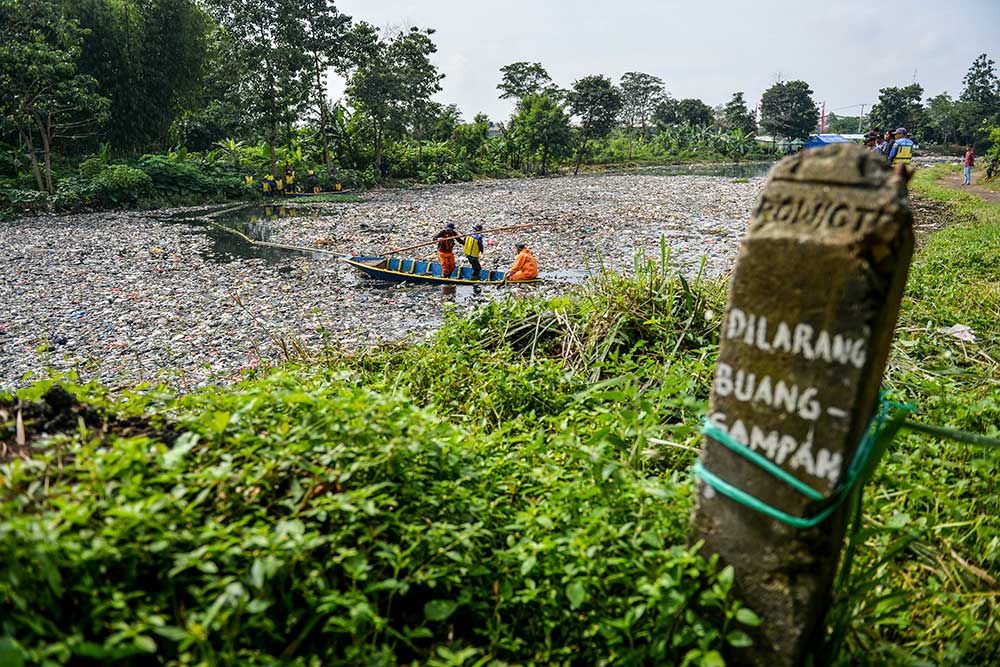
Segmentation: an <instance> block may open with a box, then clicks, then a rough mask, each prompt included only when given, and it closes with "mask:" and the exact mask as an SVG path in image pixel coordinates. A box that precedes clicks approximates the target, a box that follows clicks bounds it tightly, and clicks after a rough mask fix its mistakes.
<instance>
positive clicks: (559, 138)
mask: <svg viewBox="0 0 1000 667" xmlns="http://www.w3.org/2000/svg"><path fill="white" fill-rule="evenodd" d="M513 120H514V123H512V125H514V126H516V127H517V128H518V136H519V137H520V140H521V141H522V142H524V144H525V146H526V147H527V149H528V151H529V152H530V154H534V155H538V157H539V173H540V174H542V175H543V176H544V175H545V172H546V169H547V168H548V164H549V160H550V159H556V160H558V159H559V158H562V157H566V156H567V155H569V154H570V152H571V150H572V139H573V134H572V131H571V129H570V125H569V116H568V115H567V114H566V112H565V110H564V109H563V108H562V106H561V105H560V104H559V102H557V101H556V100H554V99H552V97H550V96H549V95H546V94H544V93H541V94H537V95H526V96H525V97H524V99H522V100H521V103H520V104H519V105H518V111H517V114H516V115H515V116H514V119H513Z"/></svg>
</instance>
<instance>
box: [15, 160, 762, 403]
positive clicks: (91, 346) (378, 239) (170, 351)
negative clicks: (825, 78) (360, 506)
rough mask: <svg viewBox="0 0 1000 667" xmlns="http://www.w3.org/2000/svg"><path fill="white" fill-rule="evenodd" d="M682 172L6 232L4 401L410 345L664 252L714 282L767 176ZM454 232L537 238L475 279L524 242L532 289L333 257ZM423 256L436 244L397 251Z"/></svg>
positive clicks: (222, 374) (507, 247)
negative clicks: (398, 278)
mask: <svg viewBox="0 0 1000 667" xmlns="http://www.w3.org/2000/svg"><path fill="white" fill-rule="evenodd" d="M684 169H687V168H684ZM680 171H681V168H677V169H673V168H670V169H667V170H664V171H662V172H661V171H657V170H638V171H636V172H634V173H619V174H599V175H586V176H579V177H557V178H541V179H510V180H492V181H479V182H474V183H463V184H457V185H441V186H426V187H413V188H408V189H392V190H377V191H372V192H368V193H365V195H364V201H362V202H357V203H323V204H302V203H299V202H296V201H294V200H289V201H285V202H276V203H275V204H274V205H272V206H268V207H249V208H240V209H239V210H222V211H220V210H219V208H218V207H216V208H214V209H213V208H204V209H194V210H172V211H152V212H121V211H117V212H104V213H88V214H79V215H63V216H59V215H45V216H38V217H31V218H23V219H19V220H15V221H13V222H6V223H0V266H2V267H3V271H4V274H5V278H6V279H5V280H4V281H3V282H0V309H2V317H0V388H12V387H18V386H22V385H24V384H27V383H28V382H30V381H31V380H32V379H35V378H38V377H44V376H46V375H47V374H48V373H50V372H66V371H71V370H72V371H76V372H77V374H78V375H79V377H80V379H81V380H91V379H97V380H101V381H102V382H105V383H107V384H109V385H112V386H115V387H120V386H131V385H134V384H136V383H140V382H151V383H159V382H166V383H168V384H170V385H172V386H175V387H177V388H180V389H190V388H195V387H199V386H205V385H206V384H209V383H212V382H227V381H231V380H233V379H238V378H239V376H240V373H241V370H243V369H247V368H253V367H255V366H257V365H259V364H261V363H266V362H269V361H270V362H273V361H278V360H280V359H281V358H282V352H281V350H282V348H283V347H284V348H286V349H289V347H293V343H294V344H297V345H301V346H302V347H303V348H304V349H310V350H314V349H318V348H319V347H321V346H323V345H328V344H338V345H342V346H345V347H348V348H352V347H359V346H364V345H370V344H373V343H378V342H383V341H397V340H407V339H417V338H421V337H423V336H425V335H426V334H427V333H428V332H430V331H432V330H434V329H435V328H436V327H437V326H438V325H439V324H440V323H441V321H442V320H443V318H444V313H445V312H446V310H448V309H451V308H457V309H459V310H460V311H464V310H467V309H470V308H472V307H474V306H475V305H476V304H477V303H481V302H483V301H484V300H488V299H495V298H508V297H510V298H518V297H519V296H521V295H524V294H533V293H539V292H542V293H549V294H555V293H560V292H563V291H565V290H567V289H570V288H572V286H573V285H574V284H578V283H580V282H582V281H584V280H586V277H587V275H588V274H589V273H590V272H593V271H596V270H600V268H601V267H604V268H608V269H614V270H618V271H626V272H627V271H631V270H632V267H633V265H634V257H635V256H636V254H640V255H643V254H644V255H648V256H650V257H659V255H660V239H661V238H663V239H665V241H666V244H667V246H668V247H669V249H670V253H671V262H672V264H673V266H674V267H675V268H676V269H678V270H679V271H682V272H684V273H687V274H691V273H693V272H695V271H697V270H698V269H699V266H700V265H701V263H702V261H704V270H705V271H706V272H708V273H710V274H718V273H721V272H724V271H726V270H727V269H728V268H729V267H730V266H731V264H732V262H733V259H734V258H735V253H736V249H737V246H738V243H739V239H740V238H741V236H742V235H743V233H744V231H745V229H746V224H747V220H748V219H749V217H750V209H751V207H752V205H753V202H754V200H755V198H756V196H757V193H758V192H759V191H760V189H761V187H762V186H763V178H762V177H761V176H760V175H759V174H761V173H762V172H763V168H762V167H757V168H756V171H752V170H751V171H748V170H744V171H731V172H719V173H724V175H721V176H711V175H689V174H688V172H689V171H692V170H688V171H684V172H682V173H681V174H680V175H675V174H674V173H672V172H680ZM447 222H454V223H455V224H456V227H457V229H458V231H459V232H463V231H466V230H468V229H471V227H472V225H474V224H477V223H478V224H482V225H483V226H484V227H485V228H486V229H487V230H489V229H494V228H499V227H510V226H516V225H525V224H537V225H538V226H537V227H532V228H528V229H522V230H516V231H513V232H503V233H497V234H489V233H487V234H486V243H487V244H486V252H485V253H484V256H483V266H484V268H494V267H497V268H501V269H506V268H507V267H508V266H509V265H510V263H511V262H512V261H513V259H514V255H515V250H514V244H515V243H516V242H519V241H523V242H525V243H527V244H528V245H529V247H531V248H532V250H533V252H534V253H535V255H536V257H537V258H538V262H539V266H540V269H541V277H542V278H543V283H542V284H541V286H538V287H528V286H517V287H486V288H482V289H479V288H476V289H473V288H472V287H459V288H457V289H454V288H450V287H445V288H442V287H440V286H408V285H404V286H400V285H394V284H386V283H382V282H378V281H372V280H369V279H366V278H362V277H361V276H359V275H358V274H357V273H356V272H355V271H354V270H353V269H351V268H350V267H348V266H347V265H346V264H344V263H343V262H340V261H338V260H337V256H338V255H347V254H352V253H353V254H363V255H371V256H381V255H382V254H384V252H385V251H386V250H388V249H391V248H399V247H404V246H412V245H414V244H418V243H421V242H423V241H428V240H430V238H431V237H432V236H433V235H434V234H435V233H436V232H437V231H439V230H440V229H441V228H442V227H443V226H444V225H445V224H446V223H447ZM235 232H239V233H238V234H237V233H235ZM244 237H245V238H244ZM246 238H250V239H255V240H260V241H267V242H269V243H275V244H280V245H282V246H292V247H293V248H287V247H272V246H260V245H254V244H251V243H248V242H247V240H246ZM299 247H301V250H299V249H297V248H299ZM433 252H434V246H433V245H429V246H425V247H422V248H417V249H414V250H412V251H409V252H405V253H402V255H403V256H413V257H426V256H429V255H431V254H433ZM456 256H457V258H458V260H459V263H460V264H461V262H462V256H461V254H460V253H457V255H456Z"/></svg>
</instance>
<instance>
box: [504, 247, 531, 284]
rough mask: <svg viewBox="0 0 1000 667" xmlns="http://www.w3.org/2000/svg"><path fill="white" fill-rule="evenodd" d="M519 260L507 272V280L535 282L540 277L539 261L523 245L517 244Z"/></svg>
mask: <svg viewBox="0 0 1000 667" xmlns="http://www.w3.org/2000/svg"><path fill="white" fill-rule="evenodd" d="M516 247H517V259H515V260H514V265H513V266H512V267H510V271H508V272H507V280H534V279H535V278H537V277H538V261H537V260H536V259H535V256H534V255H532V254H531V251H530V250H528V246H526V245H524V244H523V243H518V244H517V246H516Z"/></svg>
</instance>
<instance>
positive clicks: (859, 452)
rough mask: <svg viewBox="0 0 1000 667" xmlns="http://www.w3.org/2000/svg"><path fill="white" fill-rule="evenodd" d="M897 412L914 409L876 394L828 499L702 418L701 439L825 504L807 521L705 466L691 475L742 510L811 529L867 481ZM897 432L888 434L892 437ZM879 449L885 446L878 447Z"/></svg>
mask: <svg viewBox="0 0 1000 667" xmlns="http://www.w3.org/2000/svg"><path fill="white" fill-rule="evenodd" d="M894 409H895V410H899V411H902V412H906V413H909V412H912V411H913V410H915V409H916V406H914V405H910V404H908V403H898V402H896V401H890V400H888V399H886V397H885V392H884V391H883V392H881V393H880V394H879V404H878V407H877V408H876V409H875V412H874V413H873V414H872V416H871V418H870V419H869V420H868V425H867V426H866V427H865V435H864V437H863V438H862V439H861V442H860V443H859V444H858V448H857V449H856V450H855V452H854V456H853V457H852V458H851V463H850V465H848V466H847V473H846V474H845V475H844V478H843V480H842V481H841V482H840V483H839V484H838V485H837V488H836V489H834V491H833V493H832V494H830V495H829V496H823V495H822V494H821V493H820V492H819V491H817V490H816V489H814V488H812V487H811V486H809V485H808V484H806V483H805V482H803V481H802V480H800V479H798V478H797V477H795V476H793V475H792V474H790V473H789V472H787V471H786V470H783V469H782V468H781V467H779V466H778V465H776V464H774V463H773V462H772V461H770V460H769V459H767V458H766V457H764V456H762V455H761V454H758V453H757V452H755V451H753V450H752V449H750V447H748V446H747V445H745V444H743V443H740V442H737V441H736V440H734V439H732V438H731V437H729V434H728V433H726V432H725V431H723V430H722V429H721V428H719V427H718V426H716V425H715V424H713V423H711V422H710V421H708V419H707V418H706V419H705V421H704V424H703V425H702V428H701V432H702V434H704V435H707V436H708V437H710V438H712V439H713V440H715V441H716V442H718V443H720V444H722V445H724V446H725V447H727V448H729V449H730V450H732V451H734V452H736V453H737V454H739V455H740V456H742V457H743V458H745V459H747V460H748V461H750V462H751V463H753V464H754V465H756V466H758V467H759V468H761V469H763V470H765V471H767V472H768V473H770V474H771V475H772V476H773V477H776V478H777V479H779V480H780V481H782V482H784V483H785V484H787V485H788V486H790V487H792V488H793V489H795V490H796V491H798V492H799V493H801V494H802V495H804V496H806V497H807V498H809V499H810V500H814V501H816V502H825V505H824V506H823V508H822V509H820V510H819V511H818V512H816V513H815V514H813V515H811V516H807V517H797V516H792V515H791V514H788V513H787V512H783V511H781V510H779V509H778V508H777V507H774V506H772V505H768V504H767V503H765V502H764V501H762V500H760V499H759V498H756V497H754V496H752V495H750V494H749V493H747V492H746V491H743V490H742V489H739V488H737V487H735V486H733V485H732V484H730V483H729V482H727V481H726V480H724V479H722V478H721V477H719V476H718V475H715V474H714V473H712V472H711V471H709V470H708V469H707V468H705V466H703V465H702V463H701V461H700V460H699V461H697V462H696V463H695V464H694V474H695V475H697V476H698V477H700V478H701V479H702V480H703V481H704V482H705V483H706V484H708V485H709V486H710V487H712V488H713V489H715V490H716V491H717V492H719V493H721V494H722V495H724V496H726V497H727V498H729V499H731V500H734V501H736V502H738V503H740V504H741V505H744V506H745V507H749V508H750V509H753V510H756V511H758V512H760V513H761V514H764V515H766V516H769V517H771V518H772V519H776V520H778V521H781V522H783V523H786V524H788V525H789V526H793V527H795V528H813V527H815V526H816V525H818V524H819V523H821V522H822V521H823V520H824V519H826V518H827V517H829V516H830V515H831V514H833V512H834V511H836V509H837V508H838V507H840V505H841V504H842V503H843V502H844V500H845V499H846V498H847V497H848V496H849V495H850V493H851V491H852V490H853V489H854V487H855V485H856V484H857V483H858V480H859V479H861V478H862V476H865V477H867V476H868V475H870V473H871V470H872V468H873V465H869V463H870V462H871V463H872V464H874V463H877V457H876V458H875V459H874V460H873V459H872V454H873V452H875V451H876V450H879V452H878V454H879V456H880V455H881V451H882V449H883V448H884V447H877V446H876V445H877V444H879V441H880V438H879V436H880V435H881V434H882V432H883V430H884V429H885V426H886V423H887V422H888V421H889V414H890V412H891V411H892V410H894ZM894 421H897V422H898V421H901V420H900V418H895V420H894ZM897 430H898V428H896V429H893V430H892V433H891V434H892V435H894V434H895V432H896V431H897ZM882 444H883V445H885V444H888V443H882Z"/></svg>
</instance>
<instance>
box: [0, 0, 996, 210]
mask: <svg viewBox="0 0 1000 667" xmlns="http://www.w3.org/2000/svg"><path fill="white" fill-rule="evenodd" d="M0 26H2V27H3V34H4V35H5V41H4V44H3V45H2V46H0V88H2V89H3V90H4V91H5V93H6V94H5V95H4V96H2V97H0V211H2V210H7V211H8V215H9V211H10V210H11V209H14V210H26V209H37V208H53V209H73V208H80V207H86V206H117V205H130V206H158V205H163V204H186V203H192V202H196V201H206V200H207V201H212V200H215V199H232V198H239V197H245V196H250V195H252V194H253V193H255V192H256V193H258V194H259V192H260V189H261V183H262V181H263V180H264V177H265V176H267V175H271V176H273V177H274V178H275V179H276V180H281V178H282V176H283V175H284V174H285V173H286V170H287V169H293V170H295V172H296V174H297V179H298V181H297V184H298V185H299V186H300V187H303V188H304V189H306V190H309V191H311V190H312V188H314V187H320V188H322V189H324V190H326V189H331V188H332V186H333V185H334V184H335V183H336V182H337V181H338V180H339V181H340V182H341V183H342V184H344V185H346V186H347V187H364V186H367V185H372V184H375V183H376V182H383V181H386V180H396V181H400V180H401V181H420V182H425V183H439V182H453V181H463V180H469V179H472V178H477V177H483V176H489V177H496V176H509V175H520V174H546V173H549V172H552V171H553V170H558V169H559V168H561V167H566V166H569V165H571V164H572V165H574V168H575V169H577V170H578V169H579V168H580V165H581V164H587V163H594V164H611V163H621V162H632V161H641V162H652V163H664V162H683V161H692V160H709V161H711V160H730V161H733V160H743V159H752V158H757V159H761V158H764V157H766V156H767V151H766V148H765V147H764V146H763V145H761V144H759V143H758V142H757V141H755V138H754V135H755V134H756V133H757V131H758V119H757V117H756V112H755V111H754V112H752V111H751V110H750V108H749V106H748V102H747V100H745V99H744V96H743V93H742V92H736V93H734V94H733V96H732V99H731V100H729V102H728V103H727V104H725V105H720V106H719V107H717V108H712V107H711V106H710V105H708V104H706V103H705V102H703V101H702V100H699V99H694V98H688V99H674V98H673V97H671V96H670V95H669V94H668V93H667V92H666V90H667V88H666V84H665V83H664V81H663V80H662V79H660V78H659V77H656V76H653V75H651V74H646V73H643V72H626V73H625V74H624V75H623V76H622V77H621V78H620V79H619V80H618V81H617V83H616V82H613V81H612V80H611V79H610V78H608V77H606V76H604V75H602V74H599V73H595V74H592V75H587V76H581V77H580V78H579V79H578V80H576V81H575V82H572V84H570V85H567V84H566V83H557V82H554V81H553V80H552V79H551V78H550V77H549V74H548V72H547V71H546V70H545V68H544V67H543V66H542V65H541V64H540V63H531V62H515V63H511V64H510V65H507V66H504V67H503V68H501V70H500V72H499V75H500V77H499V78H500V82H499V85H498V86H497V88H498V92H499V96H500V97H501V98H504V99H511V100H513V101H514V102H515V109H514V111H513V113H512V115H511V117H510V118H508V119H493V120H492V121H491V120H490V119H489V118H487V117H486V116H485V115H483V114H476V115H474V116H473V118H472V120H471V121H469V120H465V119H463V116H462V113H461V112H460V111H459V109H458V108H457V107H455V105H446V104H443V103H441V102H439V101H436V100H435V99H434V97H435V96H436V95H438V94H439V93H440V92H441V91H442V80H443V79H444V75H443V73H442V72H441V71H439V70H438V68H437V66H436V65H435V64H434V63H433V62H432V60H431V56H432V55H433V54H434V53H436V51H437V47H436V45H435V43H434V31H433V29H430V28H418V27H414V28H412V29H407V30H400V29H384V30H378V29H376V28H374V27H373V26H371V25H369V24H368V23H365V22H364V21H363V20H356V19H354V18H352V17H350V16H347V15H345V14H343V13H341V12H340V11H338V9H337V8H336V6H335V4H334V3H333V2H332V1H331V0H275V2H272V3H267V4H261V3H259V2H255V1H253V0H239V1H238V2H234V1H230V0H0ZM330 73H336V74H339V75H341V76H343V77H344V78H345V79H346V81H347V87H346V94H345V97H344V98H343V99H341V100H331V99H328V97H327V94H326V79H327V76H328V75H329V74H330ZM922 95H923V90H922V88H921V87H920V86H919V85H918V84H913V85H911V86H908V87H905V88H884V89H882V91H881V97H880V99H879V102H878V104H876V105H875V108H874V109H873V110H872V112H871V114H870V116H869V117H868V119H867V120H866V121H865V124H866V125H879V126H882V127H893V126H897V125H901V124H902V125H906V126H908V127H909V128H910V130H911V131H912V132H914V133H915V135H916V138H917V140H918V141H920V142H939V143H948V142H965V141H972V142H974V143H975V144H976V145H977V148H978V149H979V150H980V151H982V150H984V149H985V148H986V147H987V145H988V135H989V130H990V128H991V127H996V126H1000V81H998V79H997V75H996V69H995V65H994V63H993V61H992V60H990V59H989V58H988V57H987V56H986V55H985V54H984V55H982V56H980V57H979V58H977V59H976V61H975V62H974V63H973V65H972V67H971V68H970V70H969V72H968V74H967V75H966V77H965V80H964V89H963V91H962V93H961V95H960V97H959V98H958V99H956V100H951V98H950V97H948V95H947V94H941V95H938V96H937V97H934V98H932V99H930V100H929V101H928V102H927V104H926V106H925V105H924V104H923V102H922ZM759 108H760V119H759V127H760V130H761V131H762V132H765V133H770V134H773V135H776V136H779V137H783V136H787V137H797V138H805V137H806V136H808V134H809V133H811V132H813V131H815V130H816V123H817V118H818V112H817V109H816V103H815V101H814V100H813V99H812V91H811V89H810V86H809V84H808V83H806V82H804V81H788V82H784V81H778V82H776V83H775V84H774V85H772V86H771V87H770V88H769V89H768V90H767V91H765V92H764V94H763V96H762V99H761V101H760V105H759ZM834 121H836V119H834ZM852 125H853V123H852ZM167 157H170V159H171V160H172V161H173V162H174V163H176V164H171V165H169V166H165V165H164V164H158V165H154V166H152V167H150V165H149V164H144V162H145V163H148V162H149V160H150V159H152V160H159V161H161V163H162V162H164V161H165V160H166V158H167ZM98 164H104V165H106V166H107V169H106V170H104V172H103V173H101V171H100V170H97V169H95V168H94V167H95V166H97V165H98ZM136 170H138V171H136ZM308 170H313V172H314V173H313V174H312V175H311V178H310V179H309V180H310V182H309V183H308V184H307V183H306V182H305V180H304V178H303V177H304V176H305V175H306V172H307V171H308ZM140 171H141V172H144V173H145V174H146V176H149V179H148V180H147V179H146V177H145V176H142V175H140V174H139V173H138V172H140ZM154 172H155V173H154ZM181 172H184V173H181ZM247 176H253V177H254V182H253V184H251V185H250V186H249V187H243V186H244V184H245V181H244V178H245V177H247Z"/></svg>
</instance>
